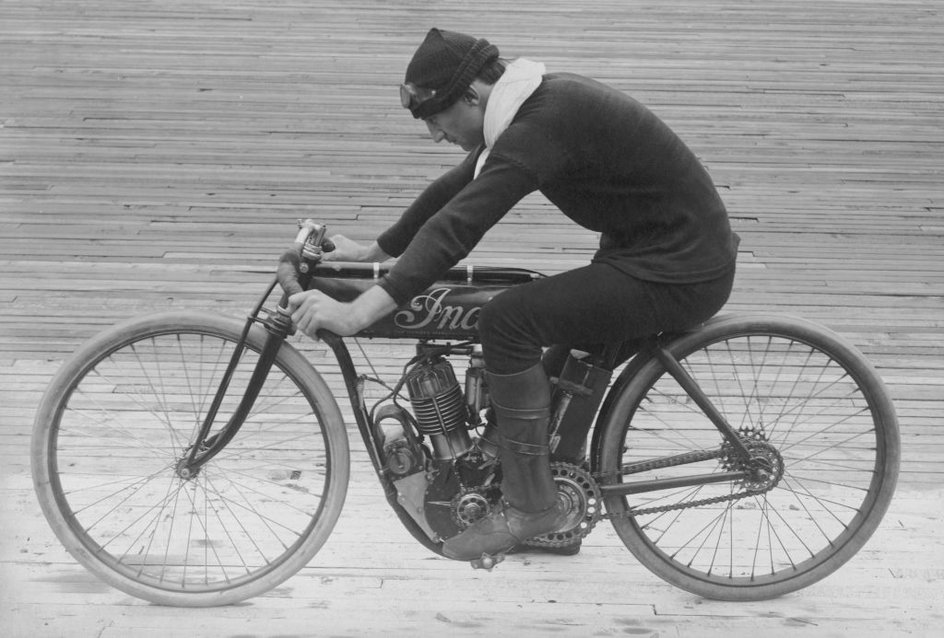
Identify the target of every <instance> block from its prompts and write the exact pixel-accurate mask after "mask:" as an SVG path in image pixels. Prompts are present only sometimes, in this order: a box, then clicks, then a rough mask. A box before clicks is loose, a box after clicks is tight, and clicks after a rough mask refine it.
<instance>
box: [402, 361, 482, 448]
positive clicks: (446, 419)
mask: <svg viewBox="0 0 944 638" xmlns="http://www.w3.org/2000/svg"><path fill="white" fill-rule="evenodd" d="M406 387H407V391H408V392H409V394H410V403H411V404H412V406H413V416H414V417H416V427H417V429H418V430H419V431H420V432H421V433H423V434H425V435H426V436H428V437H429V439H430V442H431V443H432V446H433V456H435V457H436V458H438V459H450V458H456V457H458V456H460V455H462V454H465V453H466V452H468V451H469V449H470V448H471V447H472V439H471V438H470V437H469V432H468V429H467V428H466V417H467V414H468V409H467V408H466V405H465V399H464V397H463V395H462V389H461V388H460V387H459V382H458V380H456V375H455V372H454V371H453V369H452V364H450V363H449V362H448V361H446V360H445V359H439V360H437V361H432V362H423V363H420V364H418V365H417V366H416V367H415V368H413V369H412V370H411V371H410V372H409V373H408V374H407V378H406Z"/></svg>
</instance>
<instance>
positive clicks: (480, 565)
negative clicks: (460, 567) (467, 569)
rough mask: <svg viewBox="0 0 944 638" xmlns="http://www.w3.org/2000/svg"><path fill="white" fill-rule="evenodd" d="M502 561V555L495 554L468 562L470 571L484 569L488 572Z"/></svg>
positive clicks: (484, 555)
mask: <svg viewBox="0 0 944 638" xmlns="http://www.w3.org/2000/svg"><path fill="white" fill-rule="evenodd" d="M503 560H505V555H504V554H495V555H494V556H492V555H491V554H482V556H481V557H480V558H476V559H474V560H472V561H469V564H471V565H472V569H484V570H486V571H489V572H490V571H492V569H493V568H494V567H495V565H497V564H498V563H500V562H502V561H503Z"/></svg>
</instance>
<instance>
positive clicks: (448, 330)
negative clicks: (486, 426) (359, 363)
mask: <svg viewBox="0 0 944 638" xmlns="http://www.w3.org/2000/svg"><path fill="white" fill-rule="evenodd" d="M307 271H308V272H306V273H303V275H304V276H303V278H302V279H303V282H304V287H309V286H310V287H311V288H314V289H318V290H321V291H323V292H325V293H327V294H330V295H331V296H333V297H335V298H337V299H339V300H342V301H346V300H351V299H353V298H355V297H356V296H357V295H359V294H360V293H361V292H363V291H364V290H366V289H367V288H368V287H370V286H372V285H374V282H375V280H376V279H377V278H378V277H380V276H381V275H382V274H383V273H384V272H385V268H383V267H382V266H380V265H379V264H344V265H331V264H322V263H317V262H316V263H313V264H309V267H308V269H307ZM540 277H543V275H541V274H540V273H536V272H533V271H528V270H521V269H478V270H476V269H473V268H472V267H467V268H454V269H452V270H450V271H449V273H447V275H446V277H444V278H443V280H442V281H440V282H438V283H437V284H435V285H434V286H433V287H431V288H430V289H429V290H427V291H425V292H424V293H423V294H421V295H418V296H417V297H415V298H414V299H412V300H411V301H410V302H409V303H407V304H405V305H404V306H401V307H400V308H398V309H397V310H395V311H394V312H393V313H391V314H390V315H388V316H387V317H385V318H384V319H382V320H381V321H379V322H377V323H376V324H374V325H372V326H371V327H369V328H368V329H366V330H364V331H363V332H362V333H360V334H359V335H358V336H365V337H383V338H390V339H408V340H420V341H425V340H437V339H455V340H459V341H469V340H471V341H475V340H477V332H476V328H477V315H478V313H479V312H480V310H481V308H482V306H483V305H484V304H485V303H487V302H488V300H489V299H491V298H492V297H493V296H494V295H495V294H498V293H500V292H501V291H502V290H504V289H505V288H507V287H509V286H513V285H518V284H521V283H525V282H527V281H531V280H534V279H537V278H540ZM277 281H278V280H277ZM275 285H276V282H273V284H272V285H271V286H270V287H269V288H268V289H267V290H266V293H265V294H264V295H263V297H262V299H261V300H260V301H259V303H258V304H257V305H256V306H255V308H254V310H253V311H252V313H251V314H250V316H249V317H248V318H247V321H246V327H245V330H244V333H243V340H244V339H245V334H246V333H248V330H249V328H250V326H251V325H252V323H254V322H260V323H262V324H263V325H264V326H265V327H266V329H267V331H268V332H269V336H268V339H267V342H266V346H265V348H264V350H263V352H262V353H260V358H259V361H258V363H257V365H256V369H255V370H254V372H253V375H252V378H251V379H250V381H249V383H248V385H247V388H246V390H245V393H244V395H243V397H242V400H241V401H240V403H239V406H238V408H237V409H236V410H235V412H234V414H233V415H232V416H231V417H230V419H229V421H228V422H227V424H226V425H225V426H224V427H223V428H222V429H221V430H220V431H219V432H218V433H217V434H215V435H213V436H208V434H209V432H210V430H211V429H212V424H213V421H214V420H215V419H216V416H217V410H218V408H219V405H220V403H221V402H222V398H223V395H224V394H225V392H226V391H227V389H228V386H229V381H230V373H231V371H232V369H233V368H234V367H235V365H236V363H237V362H238V360H239V357H240V356H241V354H242V348H243V345H244V344H243V343H242V342H241V343H240V344H238V345H237V347H236V351H235V352H234V353H233V356H232V360H231V362H230V367H229V369H228V370H227V373H226V374H225V375H224V378H223V381H222V383H221V385H220V388H219V390H218V392H217V396H216V397H215V399H214V401H213V402H212V405H211V407H210V410H209V412H208V414H207V416H206V418H205V420H204V423H203V424H202V428H201V432H200V435H199V436H198V438H197V441H202V443H200V444H199V445H194V446H193V448H192V449H191V450H190V451H189V454H188V455H187V457H186V458H185V459H184V460H183V461H182V462H181V463H180V466H179V468H178V473H179V474H180V475H181V476H182V477H185V478H186V477H187V476H190V475H192V474H193V473H194V472H196V471H199V468H200V467H201V466H202V465H203V464H205V463H206V462H208V461H209V460H210V459H212V458H213V456H215V455H216V454H217V453H218V452H219V451H220V450H222V449H223V448H224V447H225V445H226V444H227V443H228V442H229V441H230V440H232V438H233V437H234V436H236V434H237V432H238V431H239V428H240V426H241V424H242V421H243V419H244V418H245V416H246V415H247V414H248V413H249V411H250V410H251V408H252V405H253V403H254V401H255V398H256V396H257V394H258V390H259V388H260V387H261V385H262V383H263V382H264V381H265V377H266V375H267V374H268V371H269V369H270V367H271V365H272V362H273V361H274V359H275V355H276V354H277V352H278V349H279V347H280V346H281V344H282V342H283V341H284V340H285V338H286V337H287V336H289V335H290V334H291V333H292V332H293V331H292V326H291V319H290V317H288V315H287V313H286V312H285V311H282V309H281V308H280V309H279V310H277V311H275V312H271V311H269V312H268V313H267V315H268V316H267V317H265V318H263V319H260V318H259V314H260V312H261V311H262V305H263V304H264V302H265V300H266V299H267V298H268V297H269V296H270V294H271V292H272V290H273V289H274V287H275ZM284 303H285V298H283V304H284ZM318 336H319V338H320V339H321V340H322V341H323V342H324V343H325V344H326V345H327V346H328V347H330V348H331V350H332V353H333V355H334V357H335V360H336V361H337V363H338V366H339V368H340V370H341V373H342V376H343V379H344V383H345V387H346V390H347V394H348V399H349V401H350V404H351V406H352V408H353V413H354V418H355V421H356V423H357V428H358V431H359V433H360V435H361V438H362V439H363V441H364V444H365V447H366V449H367V452H368V455H369V457H370V459H371V463H372V464H373V466H374V469H375V471H376V473H377V475H378V478H379V479H380V481H381V483H382V485H383V486H384V491H385V494H386V496H387V500H388V501H389V502H390V504H391V505H392V506H394V508H395V509H397V511H398V512H400V511H401V506H400V503H399V501H398V492H397V489H396V487H395V485H394V483H393V481H392V480H390V478H389V477H388V476H387V475H386V473H385V471H384V460H383V451H382V445H383V441H382V440H381V438H380V437H378V435H377V434H376V433H375V431H374V427H373V423H372V422H371V416H370V413H369V410H368V408H367V405H366V403H365V400H364V396H363V392H362V387H361V380H360V378H359V376H358V373H357V370H356V368H355V365H354V362H353V359H352V358H351V355H350V352H349V351H348V348H347V345H346V343H345V341H344V339H343V338H341V337H339V336H337V335H335V334H332V333H329V332H326V331H320V332H319V334H318ZM666 339H671V337H670V336H662V337H661V338H660V337H658V336H653V337H650V338H648V339H646V340H644V341H643V342H642V348H641V350H640V351H639V352H638V353H637V354H636V360H637V361H648V360H650V359H655V360H657V361H658V362H659V364H660V365H661V366H663V368H664V369H665V370H666V371H667V372H668V373H669V374H670V375H671V376H672V377H673V378H674V379H675V380H676V381H677V382H678V384H679V385H680V386H681V387H682V388H683V389H684V390H685V392H686V393H687V394H688V395H689V397H690V398H691V399H692V400H693V401H694V403H695V404H696V405H697V406H698V407H699V408H700V409H701V410H702V411H703V412H704V414H705V415H706V416H707V417H708V419H709V420H710V421H711V422H712V423H713V424H714V426H715V427H716V428H717V429H718V431H719V432H720V433H721V435H722V437H723V438H724V440H725V441H726V443H727V444H728V445H729V446H730V450H731V452H732V453H733V455H734V456H735V457H736V458H738V459H739V460H740V461H741V463H742V464H743V465H742V467H745V468H749V461H750V456H751V455H750V452H749V450H748V449H747V448H746V446H745V445H744V442H743V441H742V440H741V438H740V437H739V436H738V433H737V432H736V431H735V429H734V428H733V427H732V426H731V425H730V424H729V423H728V422H727V420H726V419H725V418H724V417H723V416H722V415H721V413H720V412H719V411H718V410H717V408H715V406H714V405H713V404H712V403H711V401H710V400H709V399H708V397H707V396H706V394H705V393H704V392H703V391H702V390H701V388H700V387H699V386H698V384H697V382H696V381H695V380H694V379H693V378H692V377H691V375H689V374H688V372H687V371H686V370H685V369H684V368H683V367H682V366H681V365H680V364H679V362H678V360H677V359H676V358H675V357H674V356H673V355H672V354H671V352H670V351H669V350H668V349H667V347H666V346H665V345H664V344H663V341H664V340H666ZM603 360H604V365H605V366H607V368H608V369H609V370H610V371H612V369H613V367H614V356H613V353H612V350H611V349H610V350H608V351H607V353H606V354H604V356H603ZM634 369H635V366H631V367H630V368H628V369H627V371H625V372H624V374H623V375H621V378H620V379H619V380H618V382H617V384H616V385H614V386H613V388H611V389H610V391H609V393H607V395H606V399H605V400H604V401H603V403H602V405H603V408H602V409H601V410H599V413H598V415H597V418H596V426H597V428H596V429H597V430H599V429H600V428H599V426H600V424H601V423H603V422H604V421H605V418H606V413H607V409H608V406H609V405H610V404H611V397H612V396H613V395H614V394H616V391H617V389H618V388H620V387H622V386H623V385H624V384H625V383H627V382H628V381H629V380H631V378H632V370H634ZM563 389H564V392H563V397H564V398H563V400H561V401H559V402H558V405H557V406H556V409H555V411H554V414H553V415H552V419H551V423H557V424H559V423H560V422H561V420H562V418H563V416H564V412H565V411H566V409H567V407H568V404H569V400H570V398H572V397H573V396H574V395H575V394H579V393H585V394H586V393H589V389H588V388H581V387H580V386H575V387H565V388H563ZM599 407H600V403H599V402H598V403H597V404H596V405H594V406H593V411H594V412H597V408H599ZM594 438H595V439H596V438H597V437H596V436H595V437H594ZM594 447H596V445H594ZM699 453H700V454H699ZM716 456H717V450H703V451H696V450H693V451H692V452H691V453H687V454H684V455H679V456H676V457H666V458H659V459H652V460H650V461H647V462H641V463H636V464H634V465H633V466H628V467H625V468H623V472H622V474H623V475H624V476H625V475H629V474H632V473H634V471H642V470H641V469H639V470H637V469H635V468H645V469H652V468H653V467H658V466H660V465H662V466H669V465H682V464H685V463H690V462H697V461H701V460H705V459H706V458H714V457H716ZM592 458H596V454H593V455H592ZM594 469H595V468H594ZM755 471H756V470H755ZM752 474H753V472H752V471H751V470H750V469H745V470H741V471H728V472H716V473H711V474H694V475H691V476H685V477H674V478H664V479H653V480H647V481H627V482H616V483H604V484H602V485H601V486H600V489H601V492H602V493H603V494H604V495H626V494H637V493H642V492H652V491H658V490H664V489H674V488H678V487H685V486H696V485H704V484H708V483H723V482H733V481H740V480H743V479H745V478H747V477H750V476H751V475H752ZM401 518H403V519H404V522H405V523H409V524H411V525H415V522H414V521H413V520H412V519H411V518H410V517H404V516H401ZM413 531H414V532H416V531H419V529H418V527H417V529H415V530H413ZM414 535H416V534H414Z"/></svg>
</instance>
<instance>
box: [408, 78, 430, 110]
mask: <svg viewBox="0 0 944 638" xmlns="http://www.w3.org/2000/svg"><path fill="white" fill-rule="evenodd" d="M435 97H436V89H424V88H423V87H420V86H416V85H415V84H413V83H412V82H407V83H406V84H401V85H400V104H401V105H402V106H403V108H405V109H410V110H411V111H415V110H416V109H418V108H419V107H420V105H422V104H423V103H424V102H428V101H430V100H432V99H434V98H435Z"/></svg>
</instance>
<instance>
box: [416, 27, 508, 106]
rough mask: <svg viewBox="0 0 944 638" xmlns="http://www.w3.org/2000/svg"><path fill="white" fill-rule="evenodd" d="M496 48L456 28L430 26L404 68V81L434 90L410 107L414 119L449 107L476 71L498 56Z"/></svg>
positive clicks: (470, 81) (462, 91) (460, 94)
mask: <svg viewBox="0 0 944 638" xmlns="http://www.w3.org/2000/svg"><path fill="white" fill-rule="evenodd" d="M498 55H499V54H498V47H496V46H494V45H493V44H490V43H489V42H488V40H485V39H478V40H477V39H475V38H473V37H472V36H469V35H465V34H464V33H457V32H455V31H445V30H440V29H435V28H434V29H430V30H429V33H427V34H426V39H425V40H423V43H422V44H421V45H420V46H419V48H418V49H417V50H416V53H414V54H413V59H412V60H410V64H409V65H408V66H407V68H406V77H405V79H404V82H405V83H406V84H412V85H415V86H417V87H421V88H423V89H432V90H435V92H436V95H435V97H433V98H431V99H428V100H426V101H424V102H422V103H420V104H418V105H415V106H412V107H410V111H411V112H412V113H413V117H415V118H425V117H429V116H431V115H435V114H436V113H438V112H439V111H442V110H443V109H446V108H449V107H450V106H451V105H452V104H453V103H455V102H456V100H458V99H459V98H460V97H462V94H463V93H465V90H466V89H467V88H469V86H470V85H471V84H472V81H473V80H475V77H476V76H477V75H478V73H479V71H481V70H482V68H483V67H485V65H486V64H488V63H489V62H491V61H493V60H496V59H498Z"/></svg>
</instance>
